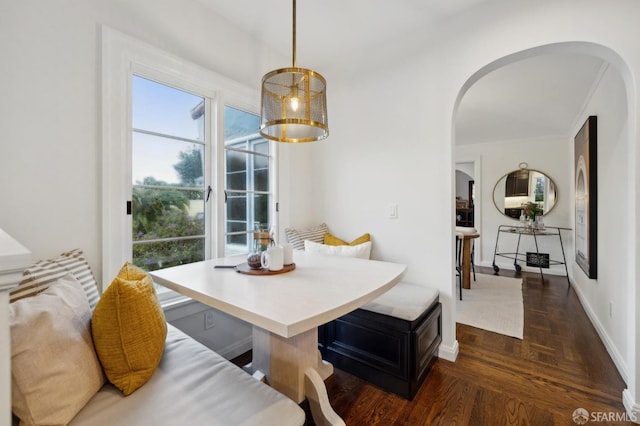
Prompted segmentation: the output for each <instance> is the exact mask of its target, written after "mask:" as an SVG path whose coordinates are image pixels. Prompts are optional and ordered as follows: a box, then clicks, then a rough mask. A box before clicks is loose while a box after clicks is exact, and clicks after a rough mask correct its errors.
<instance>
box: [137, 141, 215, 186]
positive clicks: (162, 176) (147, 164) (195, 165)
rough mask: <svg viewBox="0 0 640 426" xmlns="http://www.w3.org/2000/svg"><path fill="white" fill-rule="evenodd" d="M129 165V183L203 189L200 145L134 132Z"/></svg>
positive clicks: (202, 149)
mask: <svg viewBox="0 0 640 426" xmlns="http://www.w3.org/2000/svg"><path fill="white" fill-rule="evenodd" d="M132 162H133V170H132V177H133V179H132V180H133V182H132V183H133V184H145V185H174V186H186V187H200V188H202V187H204V179H203V170H204V145H200V144H197V143H191V142H183V141H180V140H176V139H170V138H164V137H159V136H151V135H147V134H144V133H137V132H134V133H133V147H132ZM145 181H147V182H145Z"/></svg>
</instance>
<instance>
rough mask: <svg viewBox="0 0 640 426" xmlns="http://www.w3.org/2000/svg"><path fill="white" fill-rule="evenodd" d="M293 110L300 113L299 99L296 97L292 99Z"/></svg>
mask: <svg viewBox="0 0 640 426" xmlns="http://www.w3.org/2000/svg"><path fill="white" fill-rule="evenodd" d="M290 102H291V109H292V110H294V111H298V98H296V97H295V96H294V97H293V98H291V101H290Z"/></svg>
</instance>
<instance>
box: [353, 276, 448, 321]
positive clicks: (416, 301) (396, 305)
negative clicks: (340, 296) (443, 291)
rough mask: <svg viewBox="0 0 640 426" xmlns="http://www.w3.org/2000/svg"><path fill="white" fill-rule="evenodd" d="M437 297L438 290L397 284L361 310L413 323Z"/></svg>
mask: <svg viewBox="0 0 640 426" xmlns="http://www.w3.org/2000/svg"><path fill="white" fill-rule="evenodd" d="M438 295H439V293H438V290H435V289H433V288H430V287H425V286H422V285H418V284H410V283H404V282H399V283H398V284H396V285H395V286H394V287H392V288H391V290H389V291H387V292H386V293H384V294H383V295H382V296H380V297H378V298H377V299H375V300H373V301H371V302H369V303H367V304H366V305H364V306H362V308H361V309H365V310H367V311H371V312H376V313H379V314H382V315H389V316H392V317H395V318H400V319H403V320H407V321H413V320H415V319H416V318H418V317H419V316H420V315H422V313H423V312H424V311H426V310H427V309H428V308H429V306H431V304H432V303H433V302H434V301H435V300H436V299H437V298H438Z"/></svg>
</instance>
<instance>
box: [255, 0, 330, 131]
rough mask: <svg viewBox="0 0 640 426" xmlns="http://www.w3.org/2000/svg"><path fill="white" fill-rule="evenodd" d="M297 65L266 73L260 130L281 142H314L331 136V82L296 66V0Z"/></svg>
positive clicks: (294, 8)
mask: <svg viewBox="0 0 640 426" xmlns="http://www.w3.org/2000/svg"><path fill="white" fill-rule="evenodd" d="M292 50H293V65H292V67H289V68H281V69H277V70H275V71H271V72H269V73H267V74H265V76H264V77H262V95H261V104H262V109H261V114H260V134H261V135H262V136H264V137H265V138H267V139H271V140H274V141H277V142H314V141H318V140H322V139H325V138H326V137H327V136H329V124H328V119H327V94H326V88H327V82H326V80H325V79H324V77H322V76H321V75H320V74H318V73H317V72H315V71H312V70H309V69H306V68H298V67H297V66H296V0H293V49H292Z"/></svg>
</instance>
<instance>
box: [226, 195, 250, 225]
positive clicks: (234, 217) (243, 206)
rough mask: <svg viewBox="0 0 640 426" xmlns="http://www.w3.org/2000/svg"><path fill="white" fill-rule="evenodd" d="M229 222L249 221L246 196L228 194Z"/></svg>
mask: <svg viewBox="0 0 640 426" xmlns="http://www.w3.org/2000/svg"><path fill="white" fill-rule="evenodd" d="M227 221H242V222H246V221H247V196H246V194H234V193H228V196H227ZM245 229H246V228H245Z"/></svg>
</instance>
